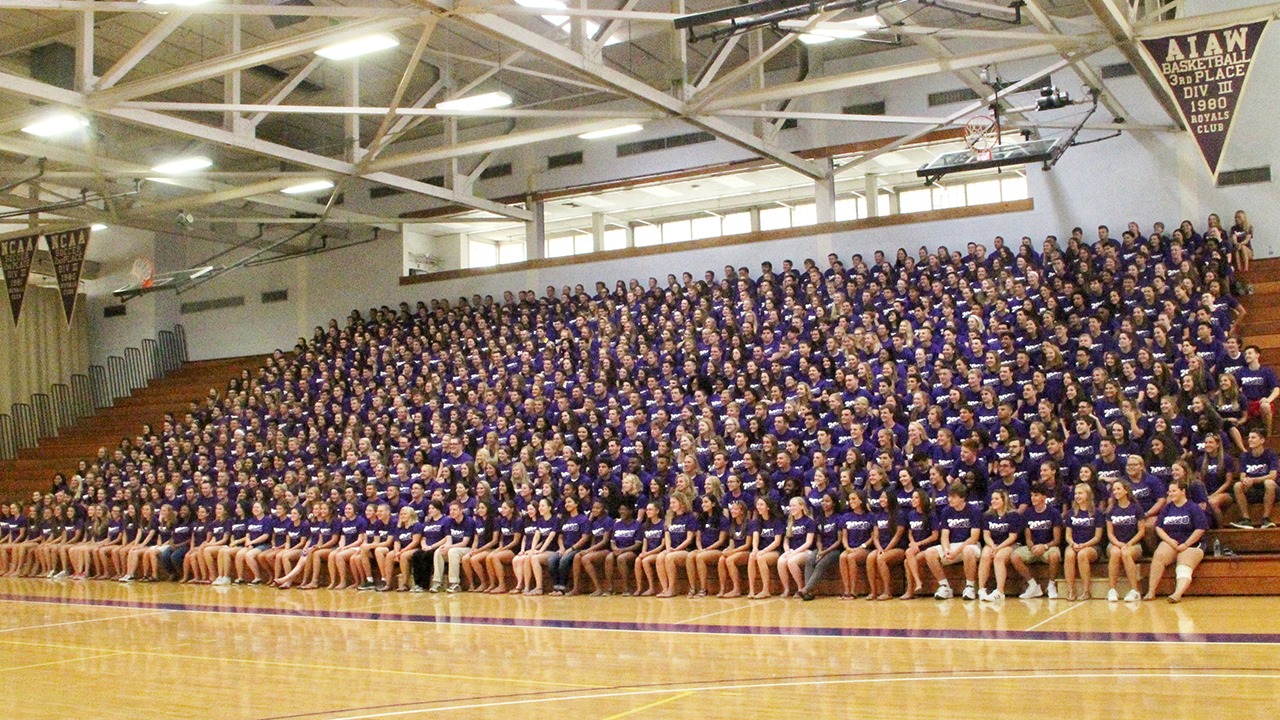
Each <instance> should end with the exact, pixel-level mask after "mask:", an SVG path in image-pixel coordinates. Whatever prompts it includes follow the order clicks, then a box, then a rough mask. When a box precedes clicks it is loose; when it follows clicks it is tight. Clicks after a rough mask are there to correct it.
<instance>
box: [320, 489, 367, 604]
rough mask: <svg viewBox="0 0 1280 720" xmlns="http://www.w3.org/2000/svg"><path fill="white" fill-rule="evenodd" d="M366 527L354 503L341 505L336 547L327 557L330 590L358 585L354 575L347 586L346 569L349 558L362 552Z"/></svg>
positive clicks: (356, 577)
mask: <svg viewBox="0 0 1280 720" xmlns="http://www.w3.org/2000/svg"><path fill="white" fill-rule="evenodd" d="M368 527H369V523H368V521H367V520H365V519H364V517H363V516H361V515H360V514H359V513H358V512H357V511H356V504H355V503H353V502H347V503H343V506H342V517H340V518H339V519H338V545H337V547H335V548H334V549H333V552H332V553H330V555H329V589H330V590H345V589H347V588H348V587H351V588H354V587H355V586H356V585H358V584H359V577H358V576H356V575H354V574H353V575H352V576H351V584H350V585H348V584H347V568H348V567H349V566H350V565H351V558H353V557H354V556H355V555H357V554H358V553H360V552H361V551H362V549H363V547H364V533H365V530H366V529H367V528H368Z"/></svg>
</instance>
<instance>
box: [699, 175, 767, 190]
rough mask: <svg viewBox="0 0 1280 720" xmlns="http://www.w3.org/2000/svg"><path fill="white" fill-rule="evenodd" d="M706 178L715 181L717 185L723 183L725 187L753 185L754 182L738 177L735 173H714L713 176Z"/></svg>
mask: <svg viewBox="0 0 1280 720" xmlns="http://www.w3.org/2000/svg"><path fill="white" fill-rule="evenodd" d="M707 179H708V180H710V181H711V182H713V183H716V184H717V185H723V186H725V187H727V188H749V187H755V183H753V182H751V181H750V180H744V179H742V178H740V177H738V176H737V175H716V176H715V177H710V178H707Z"/></svg>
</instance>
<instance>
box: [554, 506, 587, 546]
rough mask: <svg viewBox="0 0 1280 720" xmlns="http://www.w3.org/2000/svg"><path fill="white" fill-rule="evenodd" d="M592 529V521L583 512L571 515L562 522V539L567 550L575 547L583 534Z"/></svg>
mask: <svg viewBox="0 0 1280 720" xmlns="http://www.w3.org/2000/svg"><path fill="white" fill-rule="evenodd" d="M590 531H591V521H590V520H589V519H588V518H587V516H586V515H585V514H583V513H578V514H577V515H569V516H567V517H565V518H564V520H562V521H561V523H560V541H561V542H563V543H564V547H565V549H566V550H568V549H569V548H571V547H573V546H574V545H576V544H577V543H578V541H579V540H581V539H582V536H584V535H586V534H587V533H588V532H590Z"/></svg>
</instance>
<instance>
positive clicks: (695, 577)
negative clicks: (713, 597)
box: [685, 495, 729, 597]
mask: <svg viewBox="0 0 1280 720" xmlns="http://www.w3.org/2000/svg"><path fill="white" fill-rule="evenodd" d="M694 502H695V503H696V504H697V505H698V506H699V507H698V511H697V512H696V513H694V514H695V515H696V516H697V518H698V535H697V537H695V538H694V547H693V549H692V550H690V551H689V557H688V559H687V560H685V573H686V574H687V575H688V576H689V597H706V596H707V576H708V574H709V570H708V568H709V567H710V565H711V564H712V563H717V564H718V563H719V562H720V558H721V556H722V555H723V553H722V549H723V548H724V546H725V543H726V542H728V538H729V519H728V518H726V517H725V516H724V514H723V513H721V512H720V504H719V503H717V502H716V499H715V497H713V496H711V495H703V496H702V497H701V498H699V499H698V500H695V501H694ZM720 586H721V589H723V588H724V577H723V576H722V577H721V578H720Z"/></svg>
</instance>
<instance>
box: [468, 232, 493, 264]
mask: <svg viewBox="0 0 1280 720" xmlns="http://www.w3.org/2000/svg"><path fill="white" fill-rule="evenodd" d="M497 264H498V246H497V245H495V244H493V243H491V242H489V241H488V240H471V239H468V240H467V267H473V268H486V267H493V266H494V265H497Z"/></svg>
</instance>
